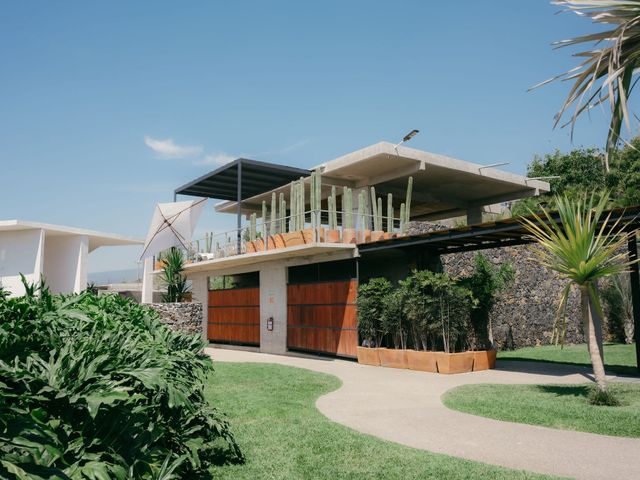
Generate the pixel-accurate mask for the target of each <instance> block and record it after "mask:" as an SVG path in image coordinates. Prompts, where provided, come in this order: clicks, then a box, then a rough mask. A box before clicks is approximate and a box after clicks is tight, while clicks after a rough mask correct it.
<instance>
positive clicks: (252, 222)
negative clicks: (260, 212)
mask: <svg viewBox="0 0 640 480" xmlns="http://www.w3.org/2000/svg"><path fill="white" fill-rule="evenodd" d="M249 240H251V241H252V242H254V241H255V240H256V214H255V213H252V214H251V217H249Z"/></svg>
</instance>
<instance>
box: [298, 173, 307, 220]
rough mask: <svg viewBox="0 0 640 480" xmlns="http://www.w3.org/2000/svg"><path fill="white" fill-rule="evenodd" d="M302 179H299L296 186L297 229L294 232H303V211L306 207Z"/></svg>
mask: <svg viewBox="0 0 640 480" xmlns="http://www.w3.org/2000/svg"><path fill="white" fill-rule="evenodd" d="M304 190H305V189H304V178H303V177H300V182H299V184H298V228H297V229H296V230H304V221H305V218H304V216H305V214H304V209H305V207H306V205H305V204H306V202H305V198H304V196H305V195H304V194H305V191H304Z"/></svg>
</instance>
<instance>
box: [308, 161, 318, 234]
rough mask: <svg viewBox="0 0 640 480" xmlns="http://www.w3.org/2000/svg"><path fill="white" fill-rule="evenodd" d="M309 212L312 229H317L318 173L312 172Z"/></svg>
mask: <svg viewBox="0 0 640 480" xmlns="http://www.w3.org/2000/svg"><path fill="white" fill-rule="evenodd" d="M309 210H310V211H311V219H310V220H311V228H313V229H315V228H316V212H315V210H316V172H315V171H313V172H311V188H310V189H309Z"/></svg>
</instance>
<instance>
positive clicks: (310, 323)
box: [287, 279, 358, 357]
mask: <svg viewBox="0 0 640 480" xmlns="http://www.w3.org/2000/svg"><path fill="white" fill-rule="evenodd" d="M357 289H358V282H357V280H355V279H354V280H343V281H327V282H314V283H306V284H299V285H289V286H288V288H287V347H288V348H291V349H295V350H306V351H311V352H321V353H330V354H334V355H340V356H344V357H355V356H356V346H357V345H358V332H357V328H356V306H355V299H356V291H357Z"/></svg>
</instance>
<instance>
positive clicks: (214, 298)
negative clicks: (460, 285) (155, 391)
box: [175, 142, 549, 357]
mask: <svg viewBox="0 0 640 480" xmlns="http://www.w3.org/2000/svg"><path fill="white" fill-rule="evenodd" d="M547 191H549V184H548V183H546V182H543V181H540V180H539V179H530V178H526V177H524V176H521V175H515V174H512V173H508V172H505V171H501V170H497V169H496V168H493V167H492V166H483V165H479V164H474V163H469V162H465V161H461V160H456V159H453V158H449V157H445V156H442V155H436V154H432V153H428V152H425V151H421V150H416V149H411V148H406V147H398V146H394V145H393V144H391V143H387V142H382V143H378V144H375V145H372V146H369V147H366V148H363V149H361V150H358V151H355V152H352V153H349V154H347V155H344V156H342V157H339V158H336V159H334V160H331V161H328V162H326V163H324V164H322V165H319V166H318V167H317V168H315V169H313V170H305V169H299V168H293V167H288V166H282V165H275V164H271V163H264V162H258V161H254V160H247V159H238V160H235V161H233V162H231V163H228V164H226V165H224V166H222V167H220V168H218V169H217V170H215V171H213V172H210V173H208V174H206V175H204V176H202V177H200V178H198V179H196V180H194V181H192V182H190V183H188V184H186V185H184V186H182V187H180V188H178V189H176V190H175V195H176V196H177V195H181V196H193V197H206V198H212V199H217V200H220V201H221V202H220V203H218V204H217V205H216V207H215V208H216V211H217V212H220V213H228V214H235V215H236V216H237V229H236V230H234V231H232V232H226V233H224V234H221V235H217V236H207V238H205V239H200V240H198V241H196V242H194V243H193V244H192V248H191V249H190V252H189V258H190V259H191V263H189V264H188V265H187V266H186V268H185V273H186V274H187V276H188V277H189V278H190V279H191V280H192V282H193V296H194V299H195V300H197V301H200V302H202V303H203V304H204V307H205V308H204V312H205V314H204V316H205V319H204V325H203V336H204V337H205V338H206V339H207V340H209V341H211V342H213V343H227V344H235V345H247V346H253V347H259V349H260V350H261V351H264V352H270V353H284V352H286V351H287V350H302V351H310V352H316V353H325V354H331V355H340V356H346V357H354V356H355V355H356V346H357V345H358V337H357V330H356V311H355V304H354V302H355V295H356V290H357V286H358V283H359V282H360V281H366V279H368V278H371V277H373V276H377V275H381V274H384V275H385V276H387V277H390V278H402V277H403V276H404V275H406V274H407V273H408V272H409V271H410V269H411V268H416V267H417V268H428V267H429V265H430V264H431V263H432V262H433V260H434V258H433V257H432V255H431V253H430V252H436V251H437V249H436V250H434V249H427V250H425V249H416V248H413V247H412V246H411V245H403V247H402V248H400V249H393V248H386V249H382V250H377V249H374V248H372V247H373V246H374V245H386V246H391V245H393V244H395V242H400V243H402V242H406V241H407V240H408V239H409V238H410V237H409V236H408V235H407V227H408V222H409V221H436V220H444V219H450V218H454V217H460V216H465V217H466V226H461V227H459V228H457V229H455V228H454V229H452V230H449V231H448V232H456V231H457V232H458V233H460V232H463V233H464V231H470V230H472V229H473V228H474V227H473V225H477V224H481V223H482V221H483V212H488V211H492V209H494V208H495V206H496V205H500V204H501V203H503V202H508V201H512V200H516V199H520V198H524V197H530V196H535V195H538V194H540V193H542V192H547ZM438 234H439V235H440V237H439V238H440V239H441V241H440V244H439V245H440V247H442V245H441V244H443V243H442V242H443V241H444V243H445V244H446V246H448V247H452V246H458V247H461V246H463V245H465V240H464V239H462V240H460V239H458V240H456V239H454V238H453V237H451V235H452V234H450V233H446V234H443V233H441V232H438ZM427 235H428V234H427ZM449 237H451V238H449ZM500 238H501V237H500V236H499V234H498V235H497V236H496V234H494V235H493V236H491V237H490V239H489V240H490V241H493V242H496V241H498V242H499V241H500ZM440 247H439V248H440ZM365 251H367V254H364V252H365ZM425 252H426V253H425Z"/></svg>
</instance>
